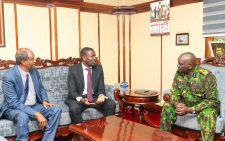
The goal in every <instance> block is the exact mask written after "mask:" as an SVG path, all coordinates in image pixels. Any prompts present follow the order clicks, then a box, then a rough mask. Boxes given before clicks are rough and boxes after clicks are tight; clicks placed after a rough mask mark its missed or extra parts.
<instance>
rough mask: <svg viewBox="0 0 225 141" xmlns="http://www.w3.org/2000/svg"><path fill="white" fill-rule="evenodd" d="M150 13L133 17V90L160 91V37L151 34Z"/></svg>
mask: <svg viewBox="0 0 225 141" xmlns="http://www.w3.org/2000/svg"><path fill="white" fill-rule="evenodd" d="M149 25H150V23H149V12H146V13H141V14H135V15H132V19H131V29H132V36H131V44H132V46H131V49H132V54H131V55H132V58H131V59H132V61H131V62H132V64H131V65H132V88H133V89H154V90H158V91H159V90H160V42H161V41H160V37H158V36H157V37H156V36H154V37H152V36H150V32H149V28H150V27H149Z"/></svg>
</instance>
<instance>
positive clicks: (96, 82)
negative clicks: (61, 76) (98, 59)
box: [65, 63, 105, 104]
mask: <svg viewBox="0 0 225 141" xmlns="http://www.w3.org/2000/svg"><path fill="white" fill-rule="evenodd" d="M92 84H93V86H92V88H93V92H94V94H93V98H94V99H95V98H96V97H98V96H99V95H100V94H104V95H105V83H104V73H103V69H102V66H101V65H99V64H96V65H94V66H93V67H92ZM68 90H69V95H68V96H67V98H66V100H65V103H66V104H69V103H70V102H71V101H73V100H76V98H77V97H79V96H82V94H83V91H84V74H83V68H82V64H81V63H80V64H76V65H74V66H71V67H70V68H69V73H68Z"/></svg>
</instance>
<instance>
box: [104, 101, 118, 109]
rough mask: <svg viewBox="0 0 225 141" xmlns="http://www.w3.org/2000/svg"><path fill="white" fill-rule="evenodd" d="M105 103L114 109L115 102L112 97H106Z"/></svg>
mask: <svg viewBox="0 0 225 141" xmlns="http://www.w3.org/2000/svg"><path fill="white" fill-rule="evenodd" d="M106 105H107V107H111V108H112V109H115V108H116V103H115V101H113V100H112V99H108V100H107V101H106Z"/></svg>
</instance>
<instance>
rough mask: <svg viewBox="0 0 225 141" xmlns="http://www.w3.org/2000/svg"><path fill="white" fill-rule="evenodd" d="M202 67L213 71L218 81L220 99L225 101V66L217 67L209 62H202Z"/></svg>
mask: <svg viewBox="0 0 225 141" xmlns="http://www.w3.org/2000/svg"><path fill="white" fill-rule="evenodd" d="M200 66H201V67H203V68H205V69H208V70H209V71H211V72H212V73H213V74H214V75H215V77H216V82H217V88H218V94H219V99H220V101H221V102H223V103H225V87H224V83H225V67H216V66H212V65H208V64H202V65H200Z"/></svg>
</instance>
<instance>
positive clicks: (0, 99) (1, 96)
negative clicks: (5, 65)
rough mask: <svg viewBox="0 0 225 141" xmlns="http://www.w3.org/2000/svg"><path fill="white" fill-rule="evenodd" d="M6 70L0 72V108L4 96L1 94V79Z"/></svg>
mask: <svg viewBox="0 0 225 141" xmlns="http://www.w3.org/2000/svg"><path fill="white" fill-rule="evenodd" d="M6 71H7V70H1V71H0V108H1V107H2V103H3V100H4V95H3V93H2V79H3V75H4V73H5V72H6Z"/></svg>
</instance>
